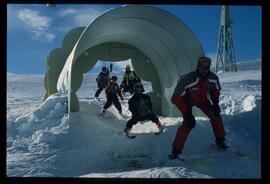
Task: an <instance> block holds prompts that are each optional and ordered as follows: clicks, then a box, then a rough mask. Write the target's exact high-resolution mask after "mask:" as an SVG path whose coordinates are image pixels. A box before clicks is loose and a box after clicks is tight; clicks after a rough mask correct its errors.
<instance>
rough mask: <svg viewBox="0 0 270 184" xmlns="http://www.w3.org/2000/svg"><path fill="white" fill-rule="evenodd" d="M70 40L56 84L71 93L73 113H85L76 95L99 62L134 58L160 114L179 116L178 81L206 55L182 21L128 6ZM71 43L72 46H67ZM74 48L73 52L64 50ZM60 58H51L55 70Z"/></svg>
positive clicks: (75, 32)
mask: <svg viewBox="0 0 270 184" xmlns="http://www.w3.org/2000/svg"><path fill="white" fill-rule="evenodd" d="M78 33H80V36H78V35H79V34H78ZM68 35H69V36H67V37H68V38H67V37H66V38H65V39H64V40H66V43H64V41H63V45H62V51H61V53H64V54H62V55H65V56H64V57H62V58H61V59H62V60H63V61H62V63H63V65H60V68H61V70H60V71H59V72H58V74H56V75H55V77H53V78H54V79H51V80H53V81H57V79H58V81H57V89H56V86H55V90H57V91H59V92H61V93H66V94H68V111H69V113H70V112H76V111H78V110H79V109H80V107H79V101H78V98H77V96H76V91H77V90H78V89H79V88H80V86H81V83H82V80H83V73H85V72H87V71H89V70H90V69H91V68H92V67H93V66H94V65H95V64H96V62H97V61H98V60H106V61H110V62H115V61H123V60H127V59H131V62H132V65H133V67H134V70H135V71H136V73H137V74H138V76H140V77H141V78H142V79H143V80H145V81H149V82H151V84H152V89H153V91H152V92H150V93H148V94H149V95H150V96H151V99H152V103H153V110H154V111H155V113H156V114H159V115H167V116H175V115H179V113H177V112H178V111H177V110H176V109H175V107H174V106H173V105H172V104H171V101H170V98H171V95H172V93H173V90H174V87H175V85H176V82H177V79H178V77H179V76H180V75H182V74H185V73H188V72H190V71H191V70H194V69H195V67H196V60H197V58H198V57H199V56H202V55H204V52H203V49H202V47H201V45H200V42H199V40H198V39H197V38H196V36H195V35H194V33H193V32H192V30H191V29H190V28H189V27H188V26H187V25H186V24H185V23H184V22H183V21H181V20H180V19H179V18H177V17H175V16H174V15H172V14H170V13H169V12H167V11H164V10H161V9H159V8H155V7H151V6H142V5H128V6H123V7H120V8H115V9H112V10H110V11H108V12H106V13H104V14H102V15H101V16H99V17H97V18H96V19H95V20H94V21H93V22H92V23H91V24H89V25H88V26H87V27H86V28H85V29H83V28H77V29H75V30H73V31H71V32H70V33H69V34H68ZM75 37H76V41H74V38H75ZM69 39H70V40H73V41H67V40H69ZM70 45H72V46H73V48H71V49H64V48H68V47H70ZM59 53H60V51H59ZM59 53H58V55H59ZM60 55H61V54H60ZM58 57H59V56H58ZM63 58H64V59H63ZM57 59H58V60H61V59H59V58H57V57H56V56H55V57H54V55H53V54H52V53H51V55H50V56H49V58H48V59H47V61H48V62H47V63H48V64H50V65H51V68H53V66H52V65H53V60H54V61H55V60H57ZM57 62H60V61H57ZM47 74H49V73H47ZM59 74H60V75H59ZM58 76H59V77H58ZM46 77H48V76H46ZM51 80H50V81H51ZM51 83H52V82H51ZM54 83H56V82H54ZM45 85H46V82H45ZM47 86H48V85H47ZM47 91H48V89H47Z"/></svg>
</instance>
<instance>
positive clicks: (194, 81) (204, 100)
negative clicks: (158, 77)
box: [171, 71, 221, 113]
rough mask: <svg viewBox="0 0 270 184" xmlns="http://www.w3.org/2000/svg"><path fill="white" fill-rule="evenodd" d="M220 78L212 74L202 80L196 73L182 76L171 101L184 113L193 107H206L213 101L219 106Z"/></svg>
mask: <svg viewBox="0 0 270 184" xmlns="http://www.w3.org/2000/svg"><path fill="white" fill-rule="evenodd" d="M220 89H221V86H220V83H219V80H218V76H217V75H216V74H214V73H212V72H209V75H208V76H207V77H206V78H204V79H203V78H202V77H201V76H200V75H199V74H198V73H197V72H196V71H193V72H190V73H188V74H186V75H183V76H180V77H179V79H178V82H177V85H176V87H175V90H174V93H173V96H172V98H171V101H172V103H173V104H175V105H176V107H177V108H178V109H179V110H180V111H181V112H183V113H185V112H187V110H188V109H190V107H192V106H194V105H195V106H204V105H207V104H209V101H210V100H211V101H212V103H213V104H218V102H219V95H220Z"/></svg>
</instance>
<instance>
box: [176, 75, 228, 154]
mask: <svg viewBox="0 0 270 184" xmlns="http://www.w3.org/2000/svg"><path fill="white" fill-rule="evenodd" d="M220 89H221V87H220V83H219V80H218V77H217V76H216V75H215V74H214V73H212V72H209V74H208V76H206V77H205V78H203V77H201V76H200V75H199V74H198V71H197V70H196V71H193V72H190V73H188V74H186V75H184V76H181V77H179V80H178V83H177V86H176V88H175V90H174V93H173V96H172V98H171V101H172V103H173V104H175V105H176V107H177V108H178V109H179V110H180V111H181V112H182V114H183V124H182V125H181V126H180V127H179V128H178V131H177V134H176V136H175V139H174V142H173V149H174V150H182V148H183V147H184V144H185V141H186V139H187V137H188V135H189V132H190V130H191V129H192V128H194V127H195V122H196V121H195V119H194V117H193V116H192V115H191V116H192V117H193V118H192V120H190V118H189V117H187V116H185V115H186V114H188V113H187V112H191V113H192V110H191V109H192V106H196V107H198V108H200V109H201V110H202V111H203V112H204V113H205V114H206V115H207V116H208V117H209V118H210V122H211V125H212V128H213V131H214V135H215V137H216V138H224V136H225V131H224V127H223V122H222V119H221V116H220V114H219V113H215V111H214V106H215V105H218V102H219V95H220ZM191 113H190V114H191Z"/></svg>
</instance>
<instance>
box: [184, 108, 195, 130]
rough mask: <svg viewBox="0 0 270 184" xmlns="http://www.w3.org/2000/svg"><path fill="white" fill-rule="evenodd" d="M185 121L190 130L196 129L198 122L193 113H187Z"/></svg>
mask: <svg viewBox="0 0 270 184" xmlns="http://www.w3.org/2000/svg"><path fill="white" fill-rule="evenodd" d="M183 116H184V119H185V120H186V121H187V126H188V128H190V129H192V128H194V127H195V123H196V120H195V118H194V116H193V114H192V111H187V112H185V113H184V114H183Z"/></svg>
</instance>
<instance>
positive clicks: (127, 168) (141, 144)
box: [7, 71, 261, 178]
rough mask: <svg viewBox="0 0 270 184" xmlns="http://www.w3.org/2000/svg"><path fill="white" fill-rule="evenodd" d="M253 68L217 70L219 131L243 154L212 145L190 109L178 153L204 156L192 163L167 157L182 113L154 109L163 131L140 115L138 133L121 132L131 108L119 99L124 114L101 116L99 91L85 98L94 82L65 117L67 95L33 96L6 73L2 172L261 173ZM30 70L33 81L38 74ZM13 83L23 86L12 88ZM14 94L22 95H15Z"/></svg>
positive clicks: (204, 122) (204, 123)
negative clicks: (191, 124)
mask: <svg viewBox="0 0 270 184" xmlns="http://www.w3.org/2000/svg"><path fill="white" fill-rule="evenodd" d="M260 74H261V73H260V71H252V72H251V71H243V72H237V73H220V74H218V75H219V76H220V81H221V85H222V92H221V98H220V106H221V114H222V117H223V120H224V126H225V130H226V135H227V136H226V139H227V140H228V142H229V144H231V145H232V146H233V147H234V148H236V149H238V150H241V151H244V152H246V153H247V156H246V157H243V158H241V157H239V156H237V155H236V154H235V153H233V152H228V153H226V154H225V153H218V152H215V151H213V149H212V148H211V144H212V143H214V135H213V132H212V129H211V125H210V123H209V120H208V119H207V118H204V117H196V120H197V124H196V127H195V129H193V130H192V131H191V133H190V135H189V137H188V139H187V142H186V145H185V148H184V150H183V154H182V156H183V157H193V158H196V157H203V158H206V160H207V162H204V163H198V164H193V165H190V164H181V165H180V164H179V162H177V161H168V153H170V151H171V144H172V142H173V139H174V136H175V134H176V131H177V129H178V127H179V125H180V124H181V121H182V119H181V118H172V117H159V119H160V121H161V122H162V123H163V124H164V125H165V130H164V132H163V133H162V134H160V135H159V136H156V135H154V134H153V133H152V132H154V131H156V130H157V128H156V126H155V124H153V123H152V122H150V121H144V122H139V123H138V124H136V125H135V126H134V127H133V128H132V132H134V133H136V134H137V137H136V138H135V139H128V138H127V137H126V136H125V135H124V134H123V129H124V127H125V125H126V122H127V120H128V119H129V117H130V116H131V113H130V112H129V110H128V104H127V101H124V102H122V108H123V114H124V116H120V115H119V114H118V112H117V110H116V109H115V108H114V107H111V108H109V109H108V112H107V113H106V118H100V117H98V116H97V115H96V114H97V113H98V112H99V111H100V109H101V107H102V105H103V104H104V102H105V99H101V101H100V102H98V101H95V100H89V99H87V100H86V97H89V93H91V94H94V92H95V91H94V90H93V89H95V83H94V82H93V83H91V85H88V86H85V88H84V91H81V92H80V93H79V96H80V97H84V98H81V104H80V107H81V111H80V112H76V113H72V114H71V115H70V118H68V117H67V114H66V109H67V104H66V102H67V98H66V96H61V95H58V94H54V95H52V96H50V97H49V98H48V99H47V100H46V101H45V102H43V103H42V104H40V102H39V101H42V100H41V96H42V95H40V94H37V93H33V92H32V91H31V90H32V89H31V88H30V87H29V86H28V87H27V86H26V87H24V88H23V86H24V85H23V84H21V83H22V81H27V77H24V78H22V79H21V80H22V81H20V78H19V77H16V75H15V76H13V75H12V76H11V75H10V76H9V79H8V80H9V83H8V100H7V101H8V102H7V104H8V119H7V176H42V177H51V176H53V177H55V176H56V177H59V176H64V177H65V176H67V177H70V176H71V177H105V178H107V177H122V178H123V177H124V178H134V177H136V178H209V177H210V178H260V176H261V157H260V155H261V78H260ZM29 77H30V78H31V80H32V82H33V83H34V84H38V80H41V79H40V78H39V79H38V80H37V79H35V77H33V76H29ZM93 79H94V78H93ZM89 80H90V79H89ZM91 80H92V79H91ZM93 81H94V80H93ZM39 83H42V80H41V82H40V81H39ZM20 84H21V88H22V89H21V88H20V91H17V92H13V91H14V90H15V91H16V90H17V89H18V88H17V87H16V86H19V85H20ZM42 84H43V83H42ZM25 85H26V83H25ZM29 85H30V86H31V83H29ZM147 87H149V86H147ZM34 88H35V91H37V90H38V89H39V88H38V86H37V85H34ZM41 88H43V86H41V87H40V89H41ZM91 90H92V91H91ZM30 91H31V92H30ZM21 94H25V96H27V98H23V99H22V98H21ZM33 95H35V96H34V97H33ZM28 97H29V98H28ZM101 97H104V96H103V95H101ZM33 99H35V101H33ZM83 99H84V100H83ZM34 102H35V104H38V105H37V107H35V108H34V107H33V106H32V105H33V104H34ZM37 102H39V103H37ZM18 104H19V105H18ZM28 107H29V108H28ZM23 109H24V111H23ZM29 109H30V110H29ZM31 109H33V110H31Z"/></svg>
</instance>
